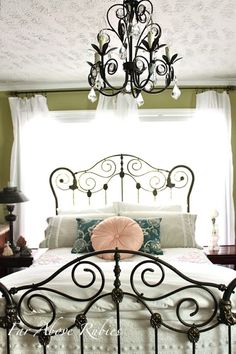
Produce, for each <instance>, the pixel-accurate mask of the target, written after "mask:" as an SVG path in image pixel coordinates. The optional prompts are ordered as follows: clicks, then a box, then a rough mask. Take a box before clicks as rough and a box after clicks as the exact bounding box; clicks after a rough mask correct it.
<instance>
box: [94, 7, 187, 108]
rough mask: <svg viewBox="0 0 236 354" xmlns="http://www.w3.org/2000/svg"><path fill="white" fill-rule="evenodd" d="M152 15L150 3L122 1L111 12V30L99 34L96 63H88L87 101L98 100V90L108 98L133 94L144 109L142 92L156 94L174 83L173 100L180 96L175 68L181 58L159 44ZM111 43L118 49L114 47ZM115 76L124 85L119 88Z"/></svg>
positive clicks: (108, 18)
mask: <svg viewBox="0 0 236 354" xmlns="http://www.w3.org/2000/svg"><path fill="white" fill-rule="evenodd" d="M152 14H153V5H152V3H151V2H150V1H149V0H123V4H115V5H112V6H111V7H110V8H109V9H108V11H107V14H106V21H107V24H108V27H107V28H104V29H102V30H101V31H100V32H99V33H98V35H97V40H98V45H96V44H92V47H93V50H94V62H93V63H92V62H88V64H89V65H90V72H89V75H88V82H89V85H90V86H91V90H90V92H89V95H88V98H89V99H90V100H91V101H92V102H94V101H96V99H97V97H96V90H97V91H98V92H100V93H101V94H103V95H105V96H115V95H118V94H119V93H129V94H132V95H133V97H134V98H136V100H137V103H138V104H139V105H141V104H142V103H143V98H142V94H141V93H142V92H147V93H152V94H157V93H160V92H162V91H164V90H166V89H167V88H168V87H169V86H170V84H171V83H172V82H174V88H173V91H172V97H173V98H175V99H177V98H178V97H179V96H180V90H179V88H178V86H177V79H176V76H175V73H174V67H173V64H174V63H176V62H177V61H178V60H180V59H181V58H179V57H178V54H174V55H172V56H170V54H169V49H168V47H167V45H166V44H161V43H160V38H161V27H160V26H159V25H158V24H157V23H155V22H153V19H152ZM111 20H113V21H115V22H116V26H113V25H112V23H111ZM111 41H114V42H115V43H116V44H117V46H116V47H111ZM163 48H165V54H163V55H162V56H160V55H159V50H160V49H163ZM116 76H118V77H119V78H120V77H122V80H123V81H122V83H118V84H117V81H115V77H116Z"/></svg>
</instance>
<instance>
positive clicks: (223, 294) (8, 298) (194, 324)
mask: <svg viewBox="0 0 236 354" xmlns="http://www.w3.org/2000/svg"><path fill="white" fill-rule="evenodd" d="M104 253H112V254H114V262H113V261H111V262H109V264H110V265H111V267H113V265H114V268H113V274H114V282H113V285H114V287H113V289H110V290H108V289H107V288H106V278H105V276H104V273H103V270H102V269H101V268H100V266H99V262H97V263H94V262H92V261H91V260H90V258H91V256H94V255H101V254H104ZM122 253H126V254H127V253H128V254H132V255H139V256H142V257H143V260H142V259H141V261H139V262H138V263H137V264H135V266H134V267H132V269H131V270H130V273H129V277H128V279H129V288H127V289H126V291H123V290H122V267H121V262H122V261H120V254H122ZM131 264H132V262H131ZM81 265H82V268H81V267H80V266H81ZM154 267H155V268H154ZM111 269H112V268H111ZM66 270H70V272H71V282H72V284H73V283H74V286H75V289H76V294H77V296H75V295H74V296H73V294H72V293H67V291H66V290H65V291H64V292H62V291H59V290H57V289H56V288H53V287H52V286H51V281H52V280H54V279H55V278H57V277H58V276H60V274H61V273H63V272H64V271H66ZM76 270H77V272H76ZM166 271H168V272H173V273H175V275H176V276H177V277H180V278H182V279H183V280H185V281H186V285H185V286H182V287H179V288H178V287H177V288H176V290H173V291H170V292H169V293H167V292H166V290H165V291H164V290H163V291H161V286H162V284H164V283H165V282H164V280H165V276H166V274H167V273H166ZM81 272H82V273H81ZM83 272H86V274H87V277H86V279H87V284H84V283H83V284H80V283H79V279H80V276H81V275H82V274H83ZM150 272H152V280H153V279H157V281H156V283H155V284H154V283H153V281H152V283H150V282H149V280H148V279H147V275H148V273H150ZM88 274H90V276H91V278H92V280H90V277H89V276H88ZM137 279H139V281H140V279H141V280H142V282H141V284H142V292H141V291H140V289H137V288H136V286H135V283H136V281H137ZM126 286H127V284H126ZM90 287H91V289H93V291H94V294H93V295H91V296H90V297H89V298H86V297H85V296H83V291H86V289H87V288H90ZM235 287H236V279H235V280H234V281H232V282H231V283H230V284H229V285H228V286H225V285H222V284H216V283H209V282H201V281H198V280H195V279H191V278H189V277H187V276H186V275H184V274H183V273H181V272H180V271H178V270H177V269H176V268H175V267H173V266H172V265H171V264H169V263H167V262H165V261H164V260H162V259H159V258H158V257H155V256H152V255H149V254H146V253H142V252H139V251H128V250H118V249H115V250H106V251H96V252H92V253H89V254H85V255H83V256H80V257H78V258H76V259H74V260H72V261H70V262H68V263H67V264H65V265H63V266H62V267H61V268H60V269H58V270H57V271H56V272H55V273H53V274H51V275H50V276H49V277H48V278H47V279H45V280H44V281H41V282H39V283H34V284H26V285H24V286H19V287H14V288H11V289H6V287H5V286H4V285H3V284H1V283H0V292H1V293H2V295H3V297H4V298H5V302H6V310H5V315H4V316H3V317H1V318H0V327H2V328H3V329H5V330H6V331H7V332H6V333H7V338H8V341H9V343H8V345H7V349H6V353H7V354H14V350H11V347H10V342H11V335H8V334H9V330H10V329H11V328H12V327H13V326H15V327H16V328H17V329H19V330H22V331H23V333H26V332H27V335H31V336H34V337H38V342H39V343H40V344H41V346H42V348H43V352H44V353H45V354H46V353H47V346H48V344H49V343H52V344H53V337H54V336H56V335H61V334H63V333H66V331H69V330H76V328H77V329H78V331H79V333H80V351H79V352H80V353H84V343H85V342H86V338H84V327H85V326H86V324H87V323H91V321H92V319H91V318H89V317H88V316H87V315H88V313H89V311H90V309H92V306H93V305H94V304H96V303H98V304H99V300H101V299H103V298H105V297H108V298H110V299H111V300H112V301H113V303H114V310H113V313H114V314H115V319H116V329H117V339H116V340H117V342H116V350H117V353H118V354H120V353H121V348H122V331H121V330H122V321H120V317H121V312H120V311H121V308H122V302H123V299H124V298H132V299H133V300H134V301H135V302H136V301H137V302H138V303H139V304H140V305H141V308H142V309H143V311H146V315H147V326H148V323H149V328H150V330H151V331H152V330H153V331H154V344H155V350H154V352H155V353H161V350H160V348H159V347H158V338H159V336H161V333H162V328H164V329H165V331H166V330H169V331H174V332H177V333H179V334H182V335H183V336H184V337H185V338H186V341H189V343H191V345H192V353H196V352H197V347H196V343H197V342H198V341H200V340H201V334H202V333H204V332H207V331H211V330H214V328H216V327H218V326H220V325H222V326H225V325H226V327H227V328H228V343H229V344H228V348H225V353H226V351H227V353H229V354H230V353H233V352H232V349H233V348H232V347H231V327H232V325H233V324H235V323H236V321H235V314H233V313H232V312H231V303H230V297H231V295H232V294H233V293H234V291H235ZM150 288H152V289H154V290H155V295H154V294H152V296H150ZM84 289H85V290H84ZM189 289H194V290H196V292H198V296H199V294H201V296H203V298H204V299H205V298H206V296H207V297H208V300H209V301H210V306H209V314H208V318H205V317H204V319H202V320H199V319H197V320H196V317H195V316H197V315H199V314H200V312H201V307H200V301H199V299H198V300H197V299H195V298H194V297H190V296H189V292H188V290H189ZM215 291H217V294H216V293H214V292H215ZM196 292H195V291H194V294H195V293H196ZM176 294H178V295H179V294H181V295H182V296H181V300H179V298H178V296H177V298H176V299H175V295H176ZM55 295H56V297H58V296H59V297H62V298H65V299H68V300H70V301H72V302H73V305H74V306H76V303H80V302H81V303H84V310H82V311H81V310H80V312H79V313H78V314H77V315H76V316H75V318H74V320H72V319H71V323H70V324H69V325H67V327H66V328H60V330H58V331H57V332H53V331H52V332H50V330H49V329H50V328H51V327H52V328H53V326H54V324H55V323H56V321H57V319H58V317H60V316H61V311H60V309H58V308H57V305H56V303H55V301H56V299H55ZM17 296H18V297H17ZM192 296H193V295H192ZM169 297H171V300H172V301H173V302H174V303H175V315H176V319H178V320H179V324H178V325H176V324H174V325H173V324H169V323H167V322H166V320H165V318H164V317H163V316H162V312H163V313H164V311H165V309H162V308H160V309H159V312H158V313H156V312H153V310H152V303H156V302H157V301H161V300H163V299H166V298H169ZM35 298H36V299H37V298H38V299H40V300H43V301H44V302H46V304H47V305H48V306H49V308H50V312H49V313H48V314H49V317H50V318H47V321H48V323H45V322H44V325H41V326H40V323H38V324H37V325H35V324H32V323H30V322H29V321H30V320H29V319H26V318H25V315H24V314H23V308H26V309H27V311H29V313H32V314H34V312H35V311H36V312H37V308H35V304H34V302H33V300H34V299H35ZM218 298H220V299H221V300H218ZM189 304H190V305H192V306H191V307H190V308H189V309H190V311H191V313H189V318H188V319H186V316H185V317H184V316H183V315H182V314H181V311H182V310H183V309H184V308H185V305H189ZM57 311H58V313H57ZM219 313H220V316H219ZM44 318H46V317H44ZM173 319H175V316H174V315H173ZM114 340H115V339H114ZM116 340H115V341H116ZM32 354H33V353H32Z"/></svg>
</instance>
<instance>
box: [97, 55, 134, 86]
mask: <svg viewBox="0 0 236 354" xmlns="http://www.w3.org/2000/svg"><path fill="white" fill-rule="evenodd" d="M111 61H115V62H116V63H117V60H116V59H114V58H112V59H108V60H107V62H106V63H104V61H103V55H102V65H101V66H102V68H103V69H102V70H101V68H100V75H101V78H102V79H103V81H104V83H105V84H106V85H107V86H108V87H109V88H111V89H112V90H119V91H120V92H121V91H122V90H123V89H124V88H125V86H126V84H127V82H128V74H127V72H125V81H124V83H123V85H122V86H120V87H118V88H117V87H114V86H113V85H111V84H110V83H109V82H108V80H107V77H106V68H107V66H108V65H109V62H111ZM116 67H117V68H118V63H117V65H116ZM116 71H117V69H116ZM116 71H115V72H114V73H113V74H112V75H114V74H115V73H116ZM99 92H100V91H99Z"/></svg>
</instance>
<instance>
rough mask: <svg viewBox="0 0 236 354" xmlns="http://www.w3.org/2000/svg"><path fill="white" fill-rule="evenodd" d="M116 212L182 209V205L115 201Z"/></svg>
mask: <svg viewBox="0 0 236 354" xmlns="http://www.w3.org/2000/svg"><path fill="white" fill-rule="evenodd" d="M113 208H114V212H115V213H116V214H118V215H119V214H120V213H122V212H129V211H132V212H134V211H179V212H180V211H182V206H181V205H176V204H166V205H165V204H163V205H158V204H154V203H152V204H147V205H143V204H139V203H126V202H113Z"/></svg>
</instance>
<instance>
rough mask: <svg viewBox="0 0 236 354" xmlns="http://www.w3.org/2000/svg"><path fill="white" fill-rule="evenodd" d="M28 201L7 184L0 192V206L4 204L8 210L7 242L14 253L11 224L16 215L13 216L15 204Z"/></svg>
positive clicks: (6, 217)
mask: <svg viewBox="0 0 236 354" xmlns="http://www.w3.org/2000/svg"><path fill="white" fill-rule="evenodd" d="M26 201H28V199H27V198H26V196H25V195H24V194H23V193H22V192H21V191H20V190H18V189H17V187H13V186H12V184H11V183H10V182H9V183H8V186H7V187H5V188H3V190H2V191H0V204H5V205H6V207H7V210H8V213H9V214H8V215H6V216H5V219H6V221H7V222H8V223H9V229H10V230H9V240H8V241H9V242H10V245H11V248H12V250H13V252H14V251H15V245H14V241H13V223H14V221H15V220H16V215H14V214H13V211H14V207H15V204H17V203H23V202H26Z"/></svg>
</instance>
